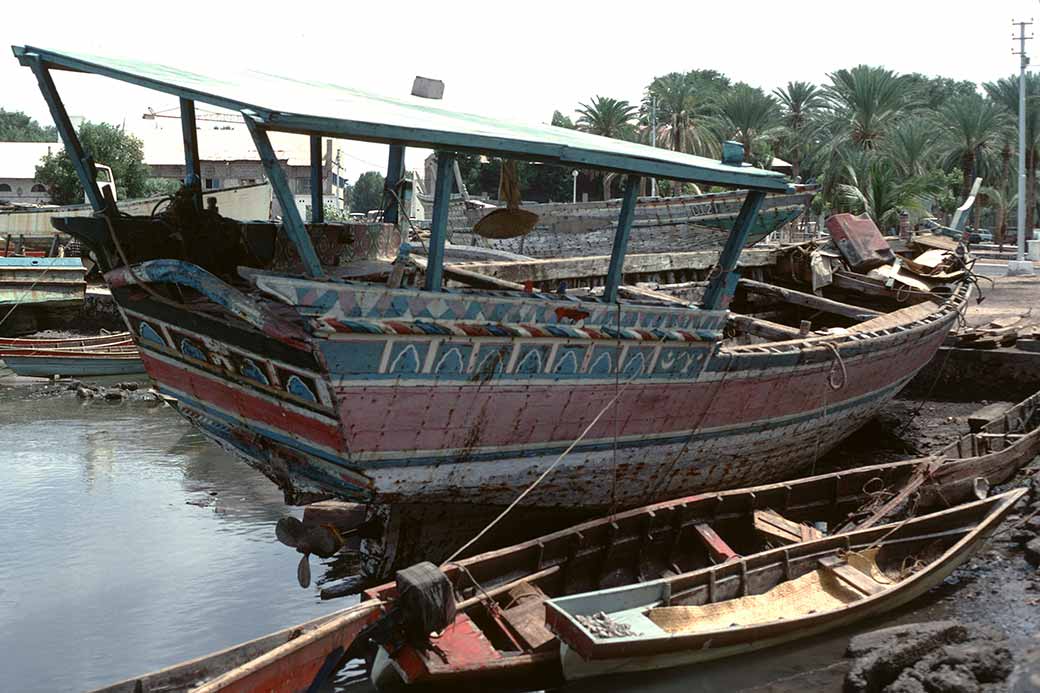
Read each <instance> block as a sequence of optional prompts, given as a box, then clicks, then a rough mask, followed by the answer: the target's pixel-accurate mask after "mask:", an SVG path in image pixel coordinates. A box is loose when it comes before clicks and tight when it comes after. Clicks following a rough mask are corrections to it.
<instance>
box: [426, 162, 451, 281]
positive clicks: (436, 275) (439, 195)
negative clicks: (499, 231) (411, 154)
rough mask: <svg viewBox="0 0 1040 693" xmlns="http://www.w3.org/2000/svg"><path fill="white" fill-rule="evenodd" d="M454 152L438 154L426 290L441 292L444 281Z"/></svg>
mask: <svg viewBox="0 0 1040 693" xmlns="http://www.w3.org/2000/svg"><path fill="white" fill-rule="evenodd" d="M454 161H455V154H454V153H453V152H437V182H436V184H435V185H434V197H433V220H432V221H431V222H430V247H429V249H428V251H427V267H426V286H425V288H426V290H427V291H440V290H441V288H442V287H441V284H442V283H443V280H444V243H445V240H446V239H447V237H448V207H449V206H450V205H451V189H452V185H453V184H454V183H455V179H454V178H453V177H452V170H451V167H452V164H453V163H454Z"/></svg>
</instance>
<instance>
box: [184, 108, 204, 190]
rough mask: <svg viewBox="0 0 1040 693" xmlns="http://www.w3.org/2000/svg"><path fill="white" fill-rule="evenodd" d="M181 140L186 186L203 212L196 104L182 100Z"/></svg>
mask: <svg viewBox="0 0 1040 693" xmlns="http://www.w3.org/2000/svg"><path fill="white" fill-rule="evenodd" d="M181 139H183V140H184V185H185V186H186V187H188V188H189V189H190V190H191V192H192V200H193V201H194V203H195V209H196V210H202V163H201V161H200V160H199V132H198V128H197V127H196V125H195V102H194V101H192V100H191V99H185V98H183V97H182V98H181Z"/></svg>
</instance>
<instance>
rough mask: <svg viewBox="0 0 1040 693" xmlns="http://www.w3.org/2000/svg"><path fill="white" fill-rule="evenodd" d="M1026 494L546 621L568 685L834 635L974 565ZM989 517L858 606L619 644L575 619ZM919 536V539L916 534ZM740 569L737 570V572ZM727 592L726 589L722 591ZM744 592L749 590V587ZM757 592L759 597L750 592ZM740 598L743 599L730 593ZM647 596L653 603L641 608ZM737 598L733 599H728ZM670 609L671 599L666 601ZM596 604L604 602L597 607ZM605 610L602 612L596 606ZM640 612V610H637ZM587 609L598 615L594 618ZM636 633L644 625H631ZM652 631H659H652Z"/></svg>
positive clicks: (680, 581)
mask: <svg viewBox="0 0 1040 693" xmlns="http://www.w3.org/2000/svg"><path fill="white" fill-rule="evenodd" d="M1024 493H1025V490H1024V489H1020V490H1017V491H1012V492H1009V493H1007V494H1004V495H1002V496H996V497H993V498H990V499H987V500H985V501H977V502H975V503H972V504H969V505H967V506H962V507H961V508H955V509H953V510H950V511H945V512H943V513H935V514H933V515H929V516H925V517H921V518H917V519H915V520H911V521H909V522H906V523H900V524H896V525H885V526H882V527H878V528H874V529H870V530H862V531H860V532H853V533H851V534H849V535H843V536H837V537H828V538H826V539H820V540H817V541H813V542H806V543H803V544H800V545H797V546H796V547H793V548H790V549H775V550H773V551H768V552H765V553H763V554H760V555H758V556H752V557H745V558H743V559H741V561H740V565H739V566H737V565H736V564H734V565H731V566H723V567H722V568H719V567H718V566H716V567H712V568H708V569H706V570H704V571H700V573H699V574H694V573H691V574H689V575H685V576H679V577H678V578H674V579H670V580H669V581H661V582H660V583H659V584H654V583H650V584H647V585H641V586H638V587H626V588H620V589H618V590H610V591H604V592H600V593H596V594H589V595H577V596H574V597H568V598H565V599H563V600H560V601H559V603H558V604H557V603H556V602H550V603H549V604H548V606H547V612H546V620H547V622H548V623H549V625H550V627H551V628H552V629H553V630H554V631H556V632H557V633H558V634H559V635H560V638H561V639H562V640H563V641H564V643H566V644H565V645H564V646H562V647H561V662H562V667H563V673H564V676H565V677H566V678H568V679H577V678H585V677H590V676H599V675H604V674H612V673H621V672H634V671H646V670H651V669H663V668H668V667H675V666H682V665H689V664H695V663H699V662H705V661H709V660H713V659H720V658H725V657H731V656H735V655H740V654H746V653H748V652H752V651H755V650H759V649H764V648H766V647H772V646H776V645H780V644H783V643H787V642H792V641H795V640H798V639H802V638H807V637H811V636H813V635H818V634H820V633H824V632H826V631H829V630H833V629H835V628H840V627H843V626H849V625H851V624H854V623H856V622H859V621H862V620H864V619H867V618H871V617H874V616H878V615H881V614H883V613H886V612H889V611H892V610H894V609H897V608H899V607H901V606H903V605H905V604H907V603H909V602H911V601H912V600H914V599H916V598H918V597H920V596H921V595H923V594H924V593H925V592H927V591H928V590H930V589H931V588H933V587H935V586H936V585H938V584H939V583H941V582H942V581H943V580H944V579H945V578H946V577H947V576H949V575H950V574H951V573H952V572H953V571H954V570H955V569H956V568H957V567H958V566H959V565H961V564H962V563H963V562H964V561H966V560H967V559H968V558H970V557H971V556H972V555H973V554H974V553H975V551H977V550H978V548H979V547H980V546H981V545H982V544H983V543H984V542H985V540H986V539H987V538H988V537H989V536H990V535H992V533H993V532H994V531H996V529H997V527H998V526H999V524H1000V522H1001V521H1002V520H1003V518H1004V517H1006V516H1007V514H1008V513H1010V512H1011V510H1012V507H1013V506H1014V504H1015V503H1016V502H1017V500H1018V499H1019V498H1021V497H1022V495H1024ZM981 510H985V511H986V512H985V515H983V516H982V517H979V518H977V519H976V520H974V522H975V523H976V526H974V527H972V528H970V530H968V529H965V530H964V532H963V537H962V538H960V539H959V540H958V541H957V542H956V543H955V544H953V545H952V546H950V547H949V548H948V549H946V550H945V551H944V552H943V553H942V555H941V556H939V557H938V558H937V559H935V560H933V561H931V562H930V563H929V564H928V565H927V566H926V567H925V568H923V569H922V570H920V571H919V572H917V573H915V574H913V575H912V576H910V577H907V578H905V579H903V580H901V581H899V582H897V583H896V584H895V585H894V586H891V587H889V588H886V589H883V590H881V591H880V592H879V593H878V594H874V595H872V596H868V597H865V598H861V599H859V600H858V601H853V602H851V603H850V604H847V605H845V606H844V607H841V608H839V609H837V610H832V611H824V612H818V613H815V612H814V613H810V614H808V615H804V616H797V617H794V618H791V619H780V620H774V621H772V622H769V623H758V624H752V625H748V626H738V627H733V628H730V629H726V630H707V631H704V632H700V633H694V634H683V633H679V634H668V633H667V632H666V631H662V630H660V629H657V632H656V633H654V634H647V635H643V636H639V635H636V636H631V637H620V638H598V637H597V638H593V637H591V636H589V635H588V634H587V632H586V631H584V630H583V629H582V627H581V626H579V625H577V621H575V620H574V615H575V614H577V613H595V612H596V610H602V609H603V608H606V610H607V611H611V610H612V609H613V610H617V609H629V610H633V613H634V611H635V610H636V609H640V610H641V609H642V607H641V606H639V605H640V604H643V603H646V604H647V605H648V607H649V606H650V605H654V604H660V603H661V599H662V597H661V595H662V594H664V592H662V591H661V590H662V587H661V585H664V584H666V582H667V585H668V587H667V588H664V590H665V592H667V591H668V590H676V589H683V590H689V589H691V588H690V587H689V586H690V585H691V584H695V583H698V582H703V581H704V580H703V579H702V578H703V577H704V576H708V577H710V578H711V579H710V580H709V581H710V583H711V585H712V588H711V589H712V590H714V589H716V588H715V587H714V585H717V584H719V582H717V581H720V580H724V579H727V578H726V576H727V575H728V576H730V577H729V578H728V579H729V581H730V583H732V582H733V577H732V576H733V575H734V574H736V573H737V572H739V573H740V575H741V576H740V578H739V579H740V580H741V581H742V582H744V583H746V582H747V581H750V580H752V579H753V574H754V573H755V572H760V573H765V572H768V571H776V570H782V571H784V572H785V574H786V571H788V570H791V568H790V567H789V565H788V564H789V563H790V564H796V563H797V562H798V561H802V562H807V561H815V560H817V557H818V556H828V555H831V554H833V553H834V552H835V551H837V550H838V549H839V548H840V547H842V546H844V547H848V548H849V549H851V550H863V549H865V548H867V547H871V546H881V547H882V550H884V547H885V546H886V545H890V544H895V543H897V542H900V541H906V542H909V541H918V542H924V541H926V540H929V538H933V539H932V540H933V541H934V540H935V539H934V538H938V537H941V536H942V535H943V533H944V532H949V531H950V529H949V528H950V527H951V526H953V527H960V525H959V524H957V523H958V522H964V521H965V520H963V519H961V518H962V517H967V516H968V515H969V514H971V513H974V512H977V511H981ZM915 533H916V534H915ZM738 567H739V571H735V570H734V569H735V568H738ZM718 589H719V590H720V591H721V590H723V589H724V588H723V587H721V586H719V587H718ZM741 589H745V590H746V589H748V588H747V587H743V588H741ZM752 593H756V592H754V591H752ZM729 594H734V596H737V595H739V594H740V593H739V592H737V593H733V592H732V584H731V588H730V590H729ZM647 597H649V599H648V600H647V601H641V600H644V599H646V598H647ZM724 598H731V597H724ZM664 599H665V603H668V599H667V597H665V598H664ZM597 600H598V601H597ZM593 602H595V603H596V604H600V605H601V606H600V607H599V609H595V608H594V604H593ZM633 607H635V609H633ZM589 609H594V610H592V611H590V610H589ZM633 623H636V624H637V625H636V626H635V627H636V628H637V630H638V628H639V625H638V621H635V620H633ZM649 630H653V629H652V628H651V629H649Z"/></svg>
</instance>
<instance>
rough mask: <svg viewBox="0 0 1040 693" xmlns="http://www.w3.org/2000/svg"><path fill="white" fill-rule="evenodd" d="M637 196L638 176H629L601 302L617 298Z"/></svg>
mask: <svg viewBox="0 0 1040 693" xmlns="http://www.w3.org/2000/svg"><path fill="white" fill-rule="evenodd" d="M638 195H639V176H633V175H630V176H628V177H627V178H626V179H625V197H624V199H622V201H621V214H619V215H618V223H617V231H616V232H615V233H614V249H613V250H612V251H611V253H610V268H609V269H607V282H606V285H605V286H604V287H603V300H604V301H605V302H606V303H613V302H614V301H616V300H617V297H618V287H619V286H621V278H622V269H623V268H624V265H625V250H626V249H627V248H628V236H629V233H630V232H631V231H632V219H634V218H635V215H636V197H638Z"/></svg>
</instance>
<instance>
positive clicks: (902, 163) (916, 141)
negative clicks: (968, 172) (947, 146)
mask: <svg viewBox="0 0 1040 693" xmlns="http://www.w3.org/2000/svg"><path fill="white" fill-rule="evenodd" d="M938 137H939V135H938V133H937V132H936V128H935V123H934V122H932V121H931V120H930V119H928V118H926V117H924V116H917V115H914V116H910V117H908V118H905V119H903V120H901V121H899V122H898V123H896V124H895V125H894V126H893V127H892V128H891V129H890V130H888V132H886V133H885V136H884V137H883V138H882V140H881V143H880V146H879V149H880V151H881V152H882V153H884V155H885V156H886V157H888V159H889V160H890V161H891V162H892V164H893V166H894V167H895V171H896V174H897V175H898V176H899V177H900V178H910V177H912V176H923V175H924V174H925V173H926V172H927V171H928V170H929V169H930V168H932V164H934V159H935V156H934V155H935V146H936V141H937V140H938Z"/></svg>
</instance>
